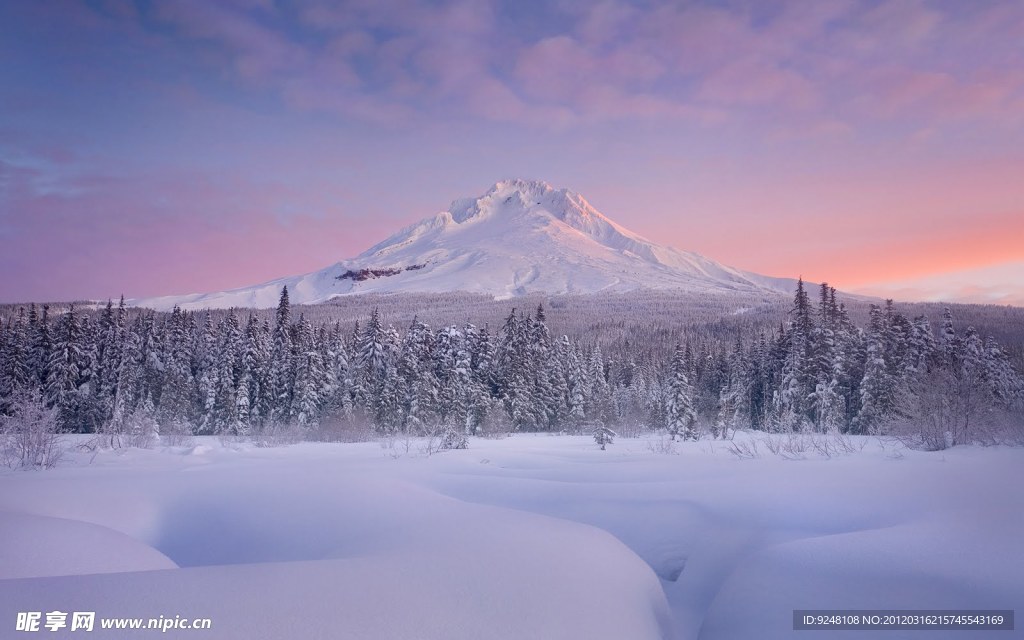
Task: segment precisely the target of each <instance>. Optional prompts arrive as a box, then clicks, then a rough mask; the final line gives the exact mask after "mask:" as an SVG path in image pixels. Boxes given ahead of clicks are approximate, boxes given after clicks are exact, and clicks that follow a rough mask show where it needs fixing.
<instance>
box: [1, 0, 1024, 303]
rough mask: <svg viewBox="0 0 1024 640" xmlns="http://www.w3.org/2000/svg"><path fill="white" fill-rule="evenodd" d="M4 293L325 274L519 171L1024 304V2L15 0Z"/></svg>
mask: <svg viewBox="0 0 1024 640" xmlns="http://www.w3.org/2000/svg"><path fill="white" fill-rule="evenodd" d="M0 60H2V64H0V237H2V239H3V243H2V245H0V272H2V276H0V301H27V300H57V299H72V298H106V297H108V296H117V295H119V294H121V293H124V294H125V295H127V296H129V297H134V296H145V295H160V294H174V293H189V292H198V291H211V290H220V289H225V288H229V287H235V286H242V285H247V284H253V283H256V282H260V281H264V280H268V279H271V278H274V277H278V276H283V275H290V274H294V273H300V272H306V271H312V270H315V269H319V268H321V267H324V266H326V265H328V264H331V263H333V262H336V261H337V260H340V259H343V258H348V257H351V256H353V255H355V254H357V253H359V252H360V251H362V250H363V249H365V248H367V247H368V246H370V245H371V244H374V243H375V242H377V241H379V240H381V239H382V238H383V237H384V236H386V235H388V234H389V233H391V232H392V231H395V230H397V229H398V228H399V227H400V226H403V225H405V224H408V223H411V222H414V221H416V220H418V219H420V218H422V217H425V216H428V215H432V214H433V213H436V212H437V211H440V210H442V209H444V208H446V207H447V205H448V203H449V202H450V201H451V200H453V199H455V198H457V197H462V196H470V195H478V194H481V193H483V192H484V191H485V190H486V189H487V188H488V187H489V186H490V185H491V184H492V183H494V182H495V181H497V180H499V179H502V178H507V177H528V178H539V179H543V180H547V181H548V182H551V183H552V184H553V185H555V186H556V187H561V186H566V187H569V188H571V189H574V190H576V191H578V192H580V193H582V194H583V195H584V196H585V197H587V198H588V199H589V200H590V201H591V203H592V204H594V205H595V206H596V207H597V208H598V209H600V210H601V211H603V212H605V213H606V214H608V215H609V216H610V217H612V218H613V219H615V220H616V221H618V222H619V223H621V224H623V225H625V226H626V227H629V228H631V229H632V230H634V231H636V232H638V233H641V234H643V235H645V236H647V237H649V238H652V239H655V240H657V241H659V242H662V243H665V244H671V245H674V246H677V247H679V248H682V249H689V250H694V251H698V252H700V253H703V254H705V255H708V256H710V257H712V258H715V259H717V260H720V261H722V262H724V263H726V264H730V265H733V266H737V267H741V268H744V269H749V270H752V271H757V272H761V273H766V274H770V275H780V276H796V275H803V276H804V277H805V278H808V279H811V280H827V281H829V282H831V283H833V284H835V285H837V286H839V287H840V288H845V289H848V290H856V291H864V292H869V293H882V294H885V295H896V296H897V297H899V298H904V299H934V298H945V299H959V300H970V301H995V302H1003V303H1014V304H1024V177H1022V176H1024V3H1019V2H1005V1H999V2H985V1H981V0H972V1H971V2H963V1H960V0H952V1H947V2H926V1H916V0H890V1H881V2H878V1H871V2H854V1H839V0H837V1H830V0H820V1H814V2H795V1H794V2H777V3H769V2H760V1H753V0H749V1H746V2H678V3H662V2H618V1H611V2H562V1H557V0H556V1H554V2H544V3H541V2H525V1H521V0H520V1H513V2H487V1H485V0H473V1H467V2H447V1H431V2H415V1H401V2H399V1H396V0H358V1H356V2H345V3H318V2H301V3H300V2H273V1H271V0H266V1H259V0H252V1H245V0H233V1H225V2H212V1H203V2H191V1H190V2H185V1H181V2H175V1H172V0H169V1H166V2H143V1H137V2H132V1H119V0H111V1H99V0H97V1H95V2H72V1H70V0H68V1H45V0H43V1H39V2H29V1H23V2H4V3H0Z"/></svg>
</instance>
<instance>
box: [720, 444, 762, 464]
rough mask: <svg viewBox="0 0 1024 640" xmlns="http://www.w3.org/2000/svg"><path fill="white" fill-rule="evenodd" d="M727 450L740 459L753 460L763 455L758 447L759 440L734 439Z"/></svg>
mask: <svg viewBox="0 0 1024 640" xmlns="http://www.w3.org/2000/svg"><path fill="white" fill-rule="evenodd" d="M726 451H728V452H729V453H731V454H732V455H734V456H736V457H737V458H739V459H740V460H744V459H748V460H752V459H754V458H760V457H761V452H760V451H759V450H758V448H757V440H732V441H731V442H730V443H729V446H728V447H727V448H726Z"/></svg>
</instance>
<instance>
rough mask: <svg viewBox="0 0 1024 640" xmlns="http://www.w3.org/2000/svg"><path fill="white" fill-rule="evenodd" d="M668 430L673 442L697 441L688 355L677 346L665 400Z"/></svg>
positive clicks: (680, 346)
mask: <svg viewBox="0 0 1024 640" xmlns="http://www.w3.org/2000/svg"><path fill="white" fill-rule="evenodd" d="M665 416H666V419H667V424H666V428H667V430H668V433H669V436H670V438H671V439H672V440H675V439H676V437H680V438H682V439H683V440H696V439H697V429H696V423H697V415H696V413H695V412H694V410H693V390H692V389H691V388H690V381H689V379H688V378H687V376H686V354H685V351H684V350H683V347H682V345H680V344H677V345H676V349H675V353H674V354H673V356H672V364H671V367H670V369H669V383H668V390H667V396H666V398H665Z"/></svg>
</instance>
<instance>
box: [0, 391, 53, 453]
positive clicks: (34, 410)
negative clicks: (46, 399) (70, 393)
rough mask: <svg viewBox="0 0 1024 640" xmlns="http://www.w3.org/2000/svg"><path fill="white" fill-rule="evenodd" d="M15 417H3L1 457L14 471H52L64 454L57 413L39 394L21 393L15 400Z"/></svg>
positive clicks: (0, 445)
mask: <svg viewBox="0 0 1024 640" xmlns="http://www.w3.org/2000/svg"><path fill="white" fill-rule="evenodd" d="M11 410H12V414H11V415H9V416H3V422H2V427H0V433H2V440H0V455H2V458H3V461H4V463H5V464H6V465H7V466H9V467H11V468H21V469H28V468H42V469H49V468H51V467H53V466H54V465H56V464H57V463H58V462H59V461H60V459H61V456H62V455H63V453H64V443H63V441H62V438H61V437H60V435H59V433H58V425H57V410H56V409H48V408H47V407H46V404H45V403H43V400H42V398H41V397H40V394H39V392H38V391H30V392H21V393H19V394H18V395H17V396H15V398H14V399H13V400H12V403H11Z"/></svg>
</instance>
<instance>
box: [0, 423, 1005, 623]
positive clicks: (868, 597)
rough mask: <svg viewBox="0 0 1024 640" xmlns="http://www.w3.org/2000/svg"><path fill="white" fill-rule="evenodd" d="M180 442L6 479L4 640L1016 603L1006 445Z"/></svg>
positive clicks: (535, 438) (1, 585) (0, 509)
mask: <svg viewBox="0 0 1024 640" xmlns="http://www.w3.org/2000/svg"><path fill="white" fill-rule="evenodd" d="M737 437H738V439H740V441H744V440H747V441H750V440H755V439H758V438H762V437H763V436H750V435H747V434H739V435H738V436H737ZM197 442H198V444H197V445H196V446H194V447H190V448H164V449H160V450H137V449H130V450H122V451H120V452H111V451H106V452H103V453H101V454H100V455H99V456H97V457H96V459H95V460H94V461H93V462H92V463H91V464H89V460H88V459H87V458H86V457H85V456H81V455H80V456H79V457H78V458H72V459H71V460H70V461H69V462H68V463H67V464H65V465H64V466H63V467H61V468H58V469H56V470H53V471H50V472H6V471H5V472H3V473H2V474H0V535H2V536H3V537H2V538H0V540H2V544H0V602H2V603H3V604H0V610H2V611H0V625H4V626H2V627H0V629H3V633H0V636H4V635H5V634H7V633H8V632H11V630H12V629H13V624H14V622H13V621H14V618H15V615H16V612H18V611H37V610H42V611H49V610H53V609H60V610H62V611H66V610H86V611H92V610H95V611H96V612H97V615H98V616H131V617H156V616H159V615H165V616H168V615H183V616H188V617H210V618H211V619H212V620H213V624H214V630H215V634H213V635H210V636H209V637H218V638H221V637H225V638H234V637H237V638H243V637H245V638H280V637H297V636H296V634H298V635H300V636H302V637H332V638H357V637H358V638H367V637H369V638H469V637H477V638H480V637H487V638H712V639H719V638H753V637H756V638H786V637H793V636H794V635H797V637H800V638H814V637H826V636H827V635H828V634H825V633H822V634H820V636H819V634H816V633H814V632H801V633H800V634H794V632H792V631H791V630H790V629H791V618H792V610H793V609H795V608H849V609H857V608H972V607H973V608H989V609H995V608H1017V609H1020V608H1021V605H1022V603H1024V586H1022V585H1024V581H1022V580H1020V574H1021V571H1022V569H1024V552H1022V550H1021V545H1020V537H1021V533H1022V532H1024V497H1022V496H1021V494H1020V492H1019V486H1020V480H1021V478H1022V473H1021V470H1022V468H1024V467H1022V463H1024V450H1021V449H1010V448H980V447H957V448H954V449H951V450H948V451H945V452H941V453H924V452H916V451H906V450H903V451H900V452H899V453H898V454H896V453H895V450H894V447H893V446H892V445H887V446H884V447H883V446H880V445H879V443H878V442H877V441H875V440H873V439H870V440H869V441H868V442H867V443H866V445H865V447H864V448H863V450H857V451H855V452H852V453H848V454H846V455H841V456H836V457H833V458H831V459H822V458H820V457H814V456H808V459H805V460H787V459H783V458H781V457H778V456H773V455H771V454H769V453H767V452H765V455H763V457H760V458H754V459H740V458H738V457H737V456H735V455H733V454H731V453H729V451H728V450H727V449H728V445H727V443H722V442H711V441H699V442H694V443H678V444H676V445H675V446H674V447H670V449H672V450H673V453H670V454H667V455H666V454H659V453H655V452H654V451H655V450H657V449H658V448H659V447H658V444H659V442H658V441H657V439H651V438H640V439H628V438H617V439H616V441H615V443H614V444H611V445H609V446H608V450H607V451H600V450H598V448H597V446H596V445H595V444H594V442H593V440H592V439H590V438H587V437H582V436H549V435H528V434H517V435H514V436H511V437H508V438H505V439H500V440H489V439H475V438H474V439H472V441H471V443H470V448H469V449H468V450H464V451H448V452H443V453H439V454H435V455H431V456H427V455H426V454H425V453H424V452H423V451H422V450H421V448H420V447H419V446H418V445H417V443H413V444H412V446H411V447H410V448H409V449H408V451H404V450H402V448H401V447H398V448H395V447H392V448H384V447H382V446H381V445H380V444H378V443H358V444H313V443H306V444H300V445H295V446H291V447H282V448H275V449H256V448H252V447H251V446H248V445H224V444H222V443H221V442H220V441H218V440H217V439H214V438H209V439H203V438H200V439H197ZM761 450H762V451H764V447H762V448H761ZM396 451H398V452H399V453H396ZM97 633H100V632H97ZM122 633H124V634H125V635H124V637H130V636H131V635H132V634H134V636H135V637H137V636H138V634H139V633H144V632H138V631H135V632H127V631H126V632H122ZM150 633H153V632H150ZM178 633H180V634H181V635H189V633H191V634H192V635H195V634H197V633H199V632H195V631H193V632H178ZM47 635H50V636H54V637H60V636H61V634H60V633H52V634H51V633H49V632H47ZM68 635H71V634H70V633H69V634H68ZM164 635H170V636H172V637H173V636H174V635H175V633H174V632H173V631H172V632H169V634H164ZM832 636H833V637H834V634H832ZM71 637H74V636H73V635H71ZM101 637H118V636H117V635H116V632H113V631H103V632H102V636H101ZM843 637H844V638H845V637H854V638H856V637H868V635H867V634H858V633H856V632H844V636H843ZM885 637H886V638H899V637H913V638H922V637H924V636H922V635H921V632H909V634H908V635H905V636H900V635H899V634H898V633H895V632H888V633H886V635H885ZM962 637H966V636H962ZM1001 637H1005V636H1001Z"/></svg>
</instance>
